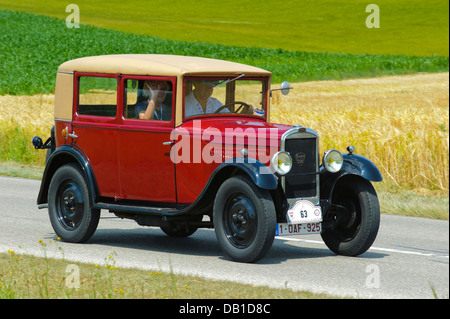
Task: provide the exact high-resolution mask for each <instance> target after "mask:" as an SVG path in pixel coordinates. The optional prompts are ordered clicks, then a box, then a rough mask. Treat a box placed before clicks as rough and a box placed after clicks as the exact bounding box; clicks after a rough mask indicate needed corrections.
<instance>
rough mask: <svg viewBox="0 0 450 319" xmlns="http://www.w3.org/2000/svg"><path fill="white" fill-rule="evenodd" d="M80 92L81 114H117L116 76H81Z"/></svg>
mask: <svg viewBox="0 0 450 319" xmlns="http://www.w3.org/2000/svg"><path fill="white" fill-rule="evenodd" d="M78 92H79V95H78V114H79V115H93V116H107V117H115V116H116V112H117V80H116V78H107V77H95V76H80V77H79V78H78Z"/></svg>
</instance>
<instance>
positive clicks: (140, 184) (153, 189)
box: [118, 76, 176, 203]
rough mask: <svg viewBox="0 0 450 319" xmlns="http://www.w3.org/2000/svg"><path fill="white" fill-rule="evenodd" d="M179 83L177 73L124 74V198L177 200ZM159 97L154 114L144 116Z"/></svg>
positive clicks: (121, 161) (121, 169) (121, 155)
mask: <svg viewBox="0 0 450 319" xmlns="http://www.w3.org/2000/svg"><path fill="white" fill-rule="evenodd" d="M148 83H150V84H149V85H147V84H148ZM175 83H176V78H173V77H144V76H123V78H122V80H121V85H120V92H121V93H122V95H123V96H122V101H123V107H122V116H121V123H120V125H119V150H118V152H119V178H120V198H122V199H130V200H142V201H151V202H159V203H176V192H175V167H174V165H175V164H174V163H173V162H172V161H171V159H170V148H171V143H170V134H171V132H172V129H173V127H174V105H175V94H174V90H175ZM155 92H156V93H155ZM152 94H153V95H152ZM163 95H164V98H163ZM155 96H158V97H157V98H153V97H155ZM155 100H158V101H157V102H156V104H157V103H159V102H161V104H160V105H159V106H160V108H159V109H158V108H157V106H158V105H156V106H154V107H155V108H154V110H153V111H152V112H151V117H152V118H146V119H140V118H139V112H141V113H147V114H146V115H149V112H148V110H149V105H151V103H150V101H153V102H155ZM141 115H142V114H141Z"/></svg>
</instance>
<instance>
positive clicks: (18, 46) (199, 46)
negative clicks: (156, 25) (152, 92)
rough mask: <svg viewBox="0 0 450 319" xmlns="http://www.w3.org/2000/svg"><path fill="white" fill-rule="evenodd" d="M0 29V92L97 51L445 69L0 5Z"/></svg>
mask: <svg viewBox="0 0 450 319" xmlns="http://www.w3.org/2000/svg"><path fill="white" fill-rule="evenodd" d="M0 29H1V30H2V33H1V34H0V61H1V65H0V94H13V95H19V94H39V93H51V92H53V91H54V83H55V74H56V70H57V68H58V66H59V65H60V64H61V63H63V62H64V61H67V60H70V59H74V58H78V57H82V56H90V55H101V54H124V53H162V54H177V55H193V56H203V57H210V58H217V59H224V60H231V61H236V62H241V63H245V64H250V65H254V66H258V67H261V68H264V69H267V70H269V71H271V72H273V75H274V77H273V81H274V82H280V81H282V80H288V81H292V82H297V81H309V80H327V79H344V78H355V77H371V76H378V75H387V74H407V73H415V72H444V71H448V69H449V59H448V57H438V56H428V57H411V56H405V55H369V54H337V53H336V54H331V53H310V52H303V51H288V50H284V49H265V48H256V47H239V46H224V45H219V44H207V43H190V42H180V41H172V40H164V39H161V38H156V37H150V36H145V35H137V34H131V33H122V32H118V31H115V30H112V29H103V28H99V27H93V26H89V25H81V27H80V28H79V29H69V28H67V27H66V24H65V20H58V19H55V18H50V17H46V16H38V15H34V14H29V13H19V12H12V11H4V10H0Z"/></svg>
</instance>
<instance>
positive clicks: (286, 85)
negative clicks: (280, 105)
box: [281, 81, 292, 95]
mask: <svg viewBox="0 0 450 319" xmlns="http://www.w3.org/2000/svg"><path fill="white" fill-rule="evenodd" d="M291 89H292V88H291V85H290V84H289V82H288V81H284V82H283V83H281V93H282V94H283V95H288V94H289V91H290V90H291Z"/></svg>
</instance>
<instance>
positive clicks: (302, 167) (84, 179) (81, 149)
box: [33, 55, 382, 262]
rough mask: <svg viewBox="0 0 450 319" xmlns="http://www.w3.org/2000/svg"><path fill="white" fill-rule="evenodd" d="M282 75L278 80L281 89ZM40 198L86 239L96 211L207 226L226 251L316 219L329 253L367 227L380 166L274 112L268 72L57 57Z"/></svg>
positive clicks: (357, 244)
mask: <svg viewBox="0 0 450 319" xmlns="http://www.w3.org/2000/svg"><path fill="white" fill-rule="evenodd" d="M290 89H291V88H290V86H289V84H288V83H283V84H282V85H281V88H280V89H275V90H282V93H283V94H287V93H288V92H289V90H290ZM55 91H56V92H55V113H54V116H55V124H54V127H53V128H52V131H51V137H50V138H48V139H47V141H46V142H45V143H44V142H43V141H42V139H41V138H39V137H35V138H33V145H34V146H35V148H36V149H47V152H48V156H47V163H46V168H45V171H44V175H43V178H42V184H41V189H40V192H39V195H38V199H37V203H38V206H39V207H40V208H44V207H45V208H47V207H48V212H49V216H50V221H51V223H52V226H53V228H54V230H55V232H56V234H57V235H58V236H59V237H61V239H62V240H65V241H68V242H84V241H86V240H88V239H89V238H90V237H91V236H92V235H93V234H94V232H95V230H96V228H97V225H98V222H99V218H100V211H101V210H102V209H103V210H106V211H109V212H111V213H113V214H115V215H117V216H118V217H120V218H129V219H133V220H135V221H136V222H137V223H138V224H139V225H143V226H157V227H160V228H161V229H162V230H163V231H164V232H165V233H166V234H167V235H169V236H176V237H185V236H189V235H191V234H193V233H194V232H195V231H196V230H197V229H198V228H200V227H209V228H214V229H215V233H216V236H217V239H218V242H219V244H220V246H221V247H222V249H223V251H224V253H225V254H226V255H227V256H229V257H230V258H231V259H233V260H236V261H241V262H254V261H257V260H259V259H260V258H262V257H263V256H264V255H265V254H266V253H267V251H268V250H269V249H270V247H271V246H272V243H273V240H274V237H275V236H284V235H297V234H314V233H320V234H321V236H322V238H323V240H324V242H325V243H326V244H327V245H328V247H329V248H330V249H331V250H332V251H333V252H335V253H337V254H342V255H350V256H355V255H359V254H361V253H363V252H365V251H366V250H367V249H368V248H369V247H370V246H371V245H372V243H373V241H374V240H375V237H376V235H377V232H378V227H379V219H380V212H379V203H378V199H377V195H376V193H375V190H374V188H373V186H372V184H371V181H381V180H382V177H381V174H380V172H379V170H378V169H377V167H376V166H375V165H374V164H373V163H372V162H371V161H370V160H368V159H366V158H365V157H363V156H360V155H357V154H355V153H354V147H353V146H349V147H348V148H347V150H348V153H347V154H341V153H340V152H339V151H337V150H329V151H327V152H325V154H324V155H323V156H320V155H319V147H318V145H319V136H318V134H317V133H316V132H315V131H313V130H312V129H310V128H307V127H303V126H301V125H293V126H291V125H282V124H273V123H270V121H269V118H270V97H271V92H272V91H273V89H272V90H271V73H270V72H268V71H265V70H262V69H260V68H256V67H253V66H248V65H243V64H239V63H233V62H229V61H221V60H214V59H207V58H198V57H187V56H171V55H107V56H96V57H85V58H80V59H75V60H71V61H68V62H65V63H63V64H62V65H61V66H60V67H59V69H58V72H57V76H56V89H55Z"/></svg>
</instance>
